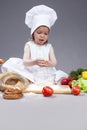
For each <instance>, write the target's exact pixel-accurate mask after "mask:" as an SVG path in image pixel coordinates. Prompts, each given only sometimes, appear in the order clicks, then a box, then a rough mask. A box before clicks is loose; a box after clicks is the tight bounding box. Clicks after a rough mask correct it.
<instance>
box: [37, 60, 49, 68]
mask: <svg viewBox="0 0 87 130" xmlns="http://www.w3.org/2000/svg"><path fill="white" fill-rule="evenodd" d="M35 62H36V65H38V66H40V67H48V61H46V60H41V59H37V60H36V61H35Z"/></svg>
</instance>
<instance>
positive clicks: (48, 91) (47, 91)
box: [42, 86, 54, 97]
mask: <svg viewBox="0 0 87 130" xmlns="http://www.w3.org/2000/svg"><path fill="white" fill-rule="evenodd" d="M42 93H43V95H44V96H47V97H48V96H52V94H53V93H54V91H53V89H52V88H51V87H49V86H45V87H43V89H42Z"/></svg>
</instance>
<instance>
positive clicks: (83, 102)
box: [0, 93, 87, 130]
mask: <svg viewBox="0 0 87 130" xmlns="http://www.w3.org/2000/svg"><path fill="white" fill-rule="evenodd" d="M86 122H87V94H81V95H79V96H74V95H63V94H61V95H53V96H52V97H44V96H43V95H42V94H26V95H24V97H23V98H22V99H18V100H5V99H3V98H2V93H0V130H87V123H86Z"/></svg>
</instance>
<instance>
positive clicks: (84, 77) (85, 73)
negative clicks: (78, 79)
mask: <svg viewBox="0 0 87 130" xmlns="http://www.w3.org/2000/svg"><path fill="white" fill-rule="evenodd" d="M82 78H83V79H87V71H83V72H82Z"/></svg>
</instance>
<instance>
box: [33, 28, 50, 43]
mask: <svg viewBox="0 0 87 130" xmlns="http://www.w3.org/2000/svg"><path fill="white" fill-rule="evenodd" d="M49 31H50V30H49V28H48V27H46V26H40V27H39V28H37V29H36V30H35V32H34V34H33V36H34V41H35V43H37V44H39V45H43V44H45V43H46V42H47V41H48V36H49Z"/></svg>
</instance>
